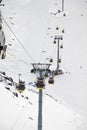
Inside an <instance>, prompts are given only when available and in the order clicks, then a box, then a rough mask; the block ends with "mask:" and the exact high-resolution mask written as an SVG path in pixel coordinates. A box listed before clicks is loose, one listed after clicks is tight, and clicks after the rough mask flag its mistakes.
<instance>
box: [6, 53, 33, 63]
mask: <svg viewBox="0 0 87 130" xmlns="http://www.w3.org/2000/svg"><path fill="white" fill-rule="evenodd" d="M7 53H8V54H9V55H10V56H12V57H13V58H14V59H15V60H16V61H18V62H23V63H24V64H26V65H27V66H30V65H31V64H30V65H29V64H28V63H27V62H25V61H24V60H19V59H17V58H16V56H14V55H12V54H10V53H9V52H8V51H7Z"/></svg>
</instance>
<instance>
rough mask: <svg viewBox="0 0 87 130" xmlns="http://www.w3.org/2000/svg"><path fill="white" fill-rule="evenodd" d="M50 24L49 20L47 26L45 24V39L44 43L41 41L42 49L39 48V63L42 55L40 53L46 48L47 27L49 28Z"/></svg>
mask: <svg viewBox="0 0 87 130" xmlns="http://www.w3.org/2000/svg"><path fill="white" fill-rule="evenodd" d="M50 22H51V20H50V19H49V21H48V24H47V28H46V34H45V38H44V41H43V44H42V48H41V52H40V59H39V62H40V61H41V59H42V55H43V53H42V51H43V50H44V49H45V48H46V40H47V38H48V36H47V32H48V26H49V24H50Z"/></svg>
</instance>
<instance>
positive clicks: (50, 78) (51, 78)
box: [48, 75, 54, 84]
mask: <svg viewBox="0 0 87 130" xmlns="http://www.w3.org/2000/svg"><path fill="white" fill-rule="evenodd" d="M48 83H49V84H53V83H54V77H53V76H52V75H51V76H50V77H49V80H48Z"/></svg>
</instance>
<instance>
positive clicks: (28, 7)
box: [0, 0, 87, 130]
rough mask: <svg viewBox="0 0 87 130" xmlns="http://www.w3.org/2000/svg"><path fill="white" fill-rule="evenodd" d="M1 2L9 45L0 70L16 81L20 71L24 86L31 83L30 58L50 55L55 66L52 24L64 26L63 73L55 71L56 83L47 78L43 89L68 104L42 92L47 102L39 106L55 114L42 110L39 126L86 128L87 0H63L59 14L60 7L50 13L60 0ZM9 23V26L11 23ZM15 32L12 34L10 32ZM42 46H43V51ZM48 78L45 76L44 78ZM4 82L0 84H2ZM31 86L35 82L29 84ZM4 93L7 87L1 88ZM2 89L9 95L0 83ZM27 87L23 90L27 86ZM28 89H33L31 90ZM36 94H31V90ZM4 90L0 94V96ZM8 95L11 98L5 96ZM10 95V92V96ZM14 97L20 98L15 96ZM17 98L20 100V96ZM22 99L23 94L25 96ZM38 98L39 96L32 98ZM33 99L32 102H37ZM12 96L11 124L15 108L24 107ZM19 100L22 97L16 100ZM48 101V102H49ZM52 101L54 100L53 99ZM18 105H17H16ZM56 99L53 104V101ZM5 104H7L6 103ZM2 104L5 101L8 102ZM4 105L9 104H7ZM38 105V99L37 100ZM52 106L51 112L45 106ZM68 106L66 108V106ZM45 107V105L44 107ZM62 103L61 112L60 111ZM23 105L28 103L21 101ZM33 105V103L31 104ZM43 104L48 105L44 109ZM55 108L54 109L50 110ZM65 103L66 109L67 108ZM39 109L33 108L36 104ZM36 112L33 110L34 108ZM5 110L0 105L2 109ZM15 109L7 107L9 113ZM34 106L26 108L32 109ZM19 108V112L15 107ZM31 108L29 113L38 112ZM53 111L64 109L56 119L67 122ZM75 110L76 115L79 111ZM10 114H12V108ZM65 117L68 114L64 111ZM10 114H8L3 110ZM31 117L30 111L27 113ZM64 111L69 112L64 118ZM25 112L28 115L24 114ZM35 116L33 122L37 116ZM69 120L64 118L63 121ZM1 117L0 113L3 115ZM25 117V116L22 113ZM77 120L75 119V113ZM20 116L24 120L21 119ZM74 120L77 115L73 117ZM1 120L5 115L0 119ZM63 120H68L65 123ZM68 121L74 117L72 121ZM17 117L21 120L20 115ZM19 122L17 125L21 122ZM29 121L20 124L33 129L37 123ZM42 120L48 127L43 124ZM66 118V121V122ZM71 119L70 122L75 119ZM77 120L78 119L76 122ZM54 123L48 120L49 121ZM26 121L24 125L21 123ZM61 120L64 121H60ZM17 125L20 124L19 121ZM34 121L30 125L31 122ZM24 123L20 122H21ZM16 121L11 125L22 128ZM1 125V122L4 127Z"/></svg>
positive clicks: (32, 60) (42, 58) (31, 60)
mask: <svg viewBox="0 0 87 130" xmlns="http://www.w3.org/2000/svg"><path fill="white" fill-rule="evenodd" d="M3 3H5V6H4V7H0V8H1V11H2V16H3V28H4V31H5V34H6V44H7V45H8V48H7V57H6V59H5V60H0V70H2V71H5V72H6V73H7V74H8V75H9V76H11V77H13V78H14V80H15V81H18V73H21V74H22V78H23V80H25V81H26V87H29V88H30V86H28V84H27V83H29V82H31V81H34V80H35V75H32V74H30V69H31V68H32V66H31V63H32V62H48V61H47V60H46V58H49V57H52V58H53V59H54V62H53V64H52V66H56V53H55V52H56V45H54V44H53V37H54V35H55V34H57V31H56V30H55V28H56V27H57V26H58V27H59V28H60V31H61V29H64V30H65V33H64V34H63V38H64V40H63V43H64V49H63V50H62V51H61V59H62V63H61V65H60V66H61V67H62V68H63V70H64V74H63V75H61V76H56V77H55V83H54V85H49V84H48V83H47V84H46V87H45V90H44V94H46V93H47V94H50V95H52V96H53V97H56V98H58V99H59V97H60V99H62V101H63V102H65V104H68V105H67V107H65V106H63V107H62V106H61V105H60V104H58V103H56V102H55V101H52V100H51V99H49V97H48V96H46V95H45V98H46V99H45V98H43V100H44V101H45V105H44V106H43V108H44V109H43V111H44V112H45V113H46V111H47V112H49V113H48V115H50V113H52V114H53V112H54V115H52V116H53V117H54V118H55V122H54V118H50V117H49V116H48V115H47V114H44V115H43V118H44V117H45V118H44V119H43V120H44V121H43V128H44V130H46V129H50V127H51V129H52V130H53V126H54V125H57V127H56V128H57V129H59V128H60V130H61V129H66V130H68V129H70V130H74V129H77V130H78V129H79V130H80V129H81V130H86V129H87V126H86V122H87V119H86V118H87V101H86V100H87V94H86V93H87V88H86V86H87V80H86V78H87V69H86V68H87V60H86V59H87V58H86V52H87V45H86V42H87V38H86V33H87V25H86V23H87V13H86V12H87V2H86V1H85V0H77V1H75V0H66V1H65V10H64V12H63V13H65V14H66V16H65V17H64V16H63V13H59V14H57V15H53V14H54V13H56V10H57V9H60V10H61V1H60V0H59V1H58V0H55V1H54V0H50V1H49V0H44V1H41V0H37V1H33V0H25V1H22V2H21V0H15V1H12V0H8V1H7V0H3ZM9 27H10V28H9ZM14 34H15V35H16V36H14ZM43 51H44V52H43ZM46 82H47V81H46ZM1 86H2V85H1ZM32 89H33V88H32ZM4 91H5V92H6V93H5V92H4ZM1 92H2V93H5V94H4V95H7V97H8V98H9V96H11V95H10V94H8V93H7V90H4V88H1ZM25 93H26V92H25ZM29 94H31V93H30V92H29ZM33 95H34V94H33ZM33 95H32V96H31V97H30V99H31V98H33V101H34V100H36V98H37V96H36V97H34V96H33ZM2 96H3V95H1V97H0V100H1V99H3V98H2ZM4 98H5V102H7V98H6V97H5V96H4ZM11 98H12V96H11ZM8 100H9V99H8ZM12 100H13V98H12ZM15 100H17V102H18V101H19V100H22V99H21V96H20V99H18V98H16V97H15ZM19 102H20V101H19ZM24 102H25V100H24ZM36 102H37V101H36ZM36 102H34V103H36ZM1 103H2V108H3V107H4V105H5V104H3V100H2V101H1ZM15 103H16V101H14V103H12V104H13V105H12V104H10V105H9V106H10V108H11V107H13V106H15V107H14V111H15V113H17V114H15V116H14V115H13V117H12V119H13V120H12V121H13V122H12V124H14V122H15V120H16V119H17V117H18V112H19V111H20V109H22V106H21V107H20V108H19V107H18V108H17V106H16V104H15ZM19 104H20V105H21V102H20V103H19ZM48 104H49V106H48ZM52 104H54V105H52ZM20 105H19V106H20ZM56 105H57V106H56ZM6 106H7V105H6ZM6 106H5V107H6ZM9 106H8V107H9ZM36 107H37V105H36ZM49 107H50V108H52V109H51V112H50V111H49V109H48V108H49ZM68 107H69V108H68ZM46 108H47V109H46ZM59 108H61V113H60V112H59V111H60V109H59ZM25 109H27V108H26V107H25ZM34 109H35V107H34ZM45 109H46V110H45ZM54 109H56V110H54ZM65 109H67V110H66V111H67V112H65ZM71 110H72V111H75V112H76V113H78V114H79V115H81V116H79V119H81V118H80V117H84V118H82V119H81V120H80V121H82V123H80V122H79V121H78V123H76V126H77V127H78V128H76V126H75V124H74V123H75V122H74V123H73V121H71V120H74V115H73V114H74V113H73V112H72V111H71ZM36 111H37V110H36ZM36 111H35V112H34V113H37V112H36ZM2 112H3V111H1V113H2ZM12 112H13V111H11V113H12ZM32 112H33V109H32V111H30V113H32ZM63 112H64V113H69V112H70V114H62V113H63ZM19 113H20V112H19ZM34 113H33V116H36V114H34ZM56 113H57V114H58V115H59V113H60V116H63V115H65V117H64V118H63V120H62V117H61V119H60V122H62V123H63V124H65V125H62V124H60V125H59V123H58V122H56V121H57V120H59V116H58V117H57V116H56ZM78 114H77V115H78ZM11 115H12V114H11ZM67 115H68V116H69V115H70V116H69V117H68V116H67ZM7 117H8V116H7ZM30 117H31V116H30ZM66 117H67V118H66ZM26 118H28V117H26ZM36 118H37V117H35V123H36V122H37V121H36V120H37V119H36ZM48 118H50V122H51V123H50V122H47V119H48ZM65 118H66V119H67V121H69V120H70V122H68V123H69V124H68V123H67V121H66V120H65ZM3 120H4V117H3ZM26 120H27V119H26ZM77 120H78V119H77ZM23 121H24V120H23ZM74 121H75V120H74ZM2 122H3V121H2ZM65 122H66V123H65ZM71 122H72V123H71ZM20 123H22V122H21V121H20ZM20 123H18V125H19V124H20ZM30 124H31V126H29V124H27V125H26V122H25V126H26V128H23V129H24V130H25V129H27V128H28V126H29V128H31V127H32V128H31V130H33V129H34V128H35V129H36V125H33V123H32V121H31V123H30ZM45 124H46V127H45ZM66 124H67V125H66ZM73 124H74V125H73ZM77 124H79V125H77ZM7 125H8V129H9V127H11V126H10V125H11V124H10V123H9V122H8V123H7ZM51 125H52V126H51ZM25 126H24V127H25ZM63 126H64V127H63ZM20 127H21V126H20ZM33 127H34V128H33ZM21 128H22V127H21ZM21 128H19V127H18V126H16V128H14V129H21ZM4 129H5V128H4V127H3V130H4Z"/></svg>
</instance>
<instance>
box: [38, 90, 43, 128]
mask: <svg viewBox="0 0 87 130" xmlns="http://www.w3.org/2000/svg"><path fill="white" fill-rule="evenodd" d="M42 91H43V90H42V89H41V90H39V99H38V130H42Z"/></svg>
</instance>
